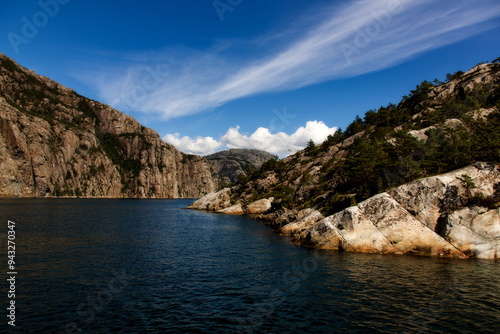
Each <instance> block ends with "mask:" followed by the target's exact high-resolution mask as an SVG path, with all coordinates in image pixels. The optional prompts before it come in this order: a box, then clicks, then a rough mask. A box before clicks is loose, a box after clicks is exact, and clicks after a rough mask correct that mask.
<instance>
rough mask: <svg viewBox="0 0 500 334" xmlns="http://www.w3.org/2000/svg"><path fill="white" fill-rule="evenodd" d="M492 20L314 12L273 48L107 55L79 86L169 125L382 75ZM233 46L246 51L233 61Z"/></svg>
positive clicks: (463, 0)
mask: <svg viewBox="0 0 500 334" xmlns="http://www.w3.org/2000/svg"><path fill="white" fill-rule="evenodd" d="M499 16H500V2H499V1H498V0H455V1H449V0H419V1H414V0H357V1H350V2H348V3H347V4H344V5H343V6H333V7H330V8H322V12H321V13H318V14H317V15H316V16H315V17H314V18H315V20H312V19H311V20H310V22H309V23H308V24H307V23H304V24H301V25H300V29H297V30H296V31H294V30H293V29H294V28H293V26H290V27H286V29H283V30H284V31H285V30H286V31H287V33H283V34H279V33H277V32H275V31H271V32H269V34H268V36H271V37H269V38H268V39H269V40H272V45H273V47H270V43H271V42H269V44H266V37H268V36H261V37H260V38H257V39H255V41H256V42H253V41H231V42H224V43H220V44H214V46H213V47H212V48H210V49H208V50H185V49H184V50H181V49H175V50H162V51H159V52H156V53H155V52H153V53H148V54H134V55H128V56H127V57H126V59H124V60H123V61H121V62H119V65H116V64H117V59H116V57H113V60H112V64H113V65H112V66H109V64H106V65H104V64H103V66H102V67H101V68H99V69H98V72H97V73H91V74H90V75H87V76H81V79H82V80H85V81H86V82H87V83H89V84H92V85H93V86H94V87H96V88H97V89H98V90H99V92H100V95H101V97H102V99H103V100H105V101H106V102H108V103H110V104H112V105H113V106H115V107H117V108H122V109H125V110H127V109H128V110H134V111H143V112H151V113H157V114H159V115H161V116H162V117H163V118H164V119H169V118H174V117H180V116H186V115H191V114H195V113H197V112H200V111H204V110H210V109H213V108H215V107H217V106H220V105H223V104H224V103H227V102H229V101H232V100H235V99H239V98H242V97H246V96H251V95H256V94H261V93H267V92H275V91H283V90H291V89H296V88H300V87H304V86H308V85H311V84H315V83H319V82H324V81H327V80H332V79H338V78H346V77H352V76H357V75H361V74H364V73H369V72H373V71H377V70H380V69H384V68H388V67H391V66H394V65H397V64H399V63H401V62H403V61H405V60H407V59H409V58H411V57H414V56H415V55H417V54H420V53H423V52H425V51H428V50H432V49H436V48H439V47H442V46H444V45H447V44H451V43H455V42H457V41H460V40H464V39H467V38H469V37H471V36H473V35H475V34H478V33H480V32H483V31H485V30H488V29H490V28H492V27H494V26H497V25H498V23H499V21H498V20H494V19H495V18H498V17H499ZM292 22H293V21H292ZM304 31H306V32H305V33H304ZM238 43H240V44H242V43H246V47H247V48H251V49H252V50H254V51H255V52H253V53H250V52H241V53H240V54H238V57H234V52H235V50H234V48H233V47H234V46H235V45H237V44H238ZM252 43H254V44H252ZM275 46H276V47H275ZM267 50H270V51H267ZM93 66H95V64H94V65H93Z"/></svg>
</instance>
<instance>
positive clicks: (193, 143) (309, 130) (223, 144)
mask: <svg viewBox="0 0 500 334" xmlns="http://www.w3.org/2000/svg"><path fill="white" fill-rule="evenodd" d="M336 130H337V128H336V127H333V128H330V127H328V126H327V125H326V124H325V123H323V122H321V121H310V122H307V123H306V126H305V127H300V128H298V129H297V130H296V131H295V132H294V133H293V134H291V135H288V134H286V133H284V132H278V133H274V134H273V133H271V132H270V131H269V129H266V128H263V127H261V128H258V129H257V130H256V131H255V132H254V133H252V134H251V135H247V134H242V133H240V127H239V126H236V127H235V128H230V129H229V130H228V131H227V132H226V134H225V135H223V136H221V137H220V139H219V140H218V141H217V140H215V139H213V138H212V137H196V138H190V137H188V136H184V137H182V138H181V137H180V134H178V133H176V134H173V135H172V134H167V135H166V136H164V137H163V140H164V141H166V142H168V143H170V144H172V145H174V146H175V147H177V148H178V149H179V150H180V151H182V152H185V153H191V154H199V155H207V154H211V153H214V152H216V151H219V150H221V149H223V148H228V149H231V148H250V149H256V150H262V151H267V152H269V153H272V154H276V155H278V156H279V157H285V156H287V155H290V154H293V153H295V152H297V151H299V150H301V149H303V148H305V147H306V146H307V143H308V142H309V140H312V141H313V142H315V143H316V144H320V143H322V142H323V141H324V140H325V139H326V138H327V137H328V135H333V134H334V133H335V131H336Z"/></svg>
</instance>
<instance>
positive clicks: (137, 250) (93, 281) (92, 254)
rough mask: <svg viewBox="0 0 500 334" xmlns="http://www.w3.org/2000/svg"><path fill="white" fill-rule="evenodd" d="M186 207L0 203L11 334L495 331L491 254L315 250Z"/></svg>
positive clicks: (496, 294)
mask: <svg viewBox="0 0 500 334" xmlns="http://www.w3.org/2000/svg"><path fill="white" fill-rule="evenodd" d="M191 202H192V200H102V199H100V200H94V199H92V200H76V199H58V200H54V199H52V200H46V199H29V200H19V199H3V200H0V218H1V219H2V226H3V228H2V231H1V236H2V237H1V239H0V240H2V261H3V262H4V265H3V268H4V275H5V273H6V272H7V269H6V267H7V254H6V249H7V247H6V244H7V242H6V240H7V238H6V231H7V228H6V226H7V220H12V221H15V223H16V247H17V248H16V251H17V253H16V265H17V271H18V275H17V279H16V327H15V330H14V331H12V332H15V333H66V332H68V333H71V332H74V333H237V332H241V333H250V332H254V333H346V332H347V333H446V332H455V333H472V332H474V333H498V332H499V331H500V327H499V323H500V311H499V310H500V279H499V277H500V263H498V262H495V261H478V260H453V259H444V258H427V257H412V256H382V255H366V254H349V253H336V252H315V251H311V250H307V249H303V248H300V247H297V246H295V245H293V244H292V243H291V242H290V241H289V240H288V239H287V238H283V237H280V236H277V235H275V234H274V233H273V231H272V230H270V229H269V228H268V227H266V226H264V225H263V224H262V223H260V222H258V221H254V220H250V219H248V218H247V217H239V216H226V215H219V214H211V213H206V212H198V211H191V210H184V209H182V208H184V207H186V206H187V205H189V204H190V203H191ZM4 282H5V280H4ZM2 286H3V288H2V291H1V294H2V295H4V296H5V297H6V294H7V289H8V287H7V284H6V283H4V284H3V285H2ZM5 297H3V298H2V300H4V302H3V303H2V305H3V307H2V309H3V310H4V311H3V312H4V313H5V314H4V315H2V317H3V318H4V321H3V322H2V327H3V328H2V331H3V330H5V329H8V326H7V324H6V321H5V319H6V311H5V309H6V307H7V301H5V299H4V298H5Z"/></svg>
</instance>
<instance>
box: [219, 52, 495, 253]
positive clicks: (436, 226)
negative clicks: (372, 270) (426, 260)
mask: <svg viewBox="0 0 500 334" xmlns="http://www.w3.org/2000/svg"><path fill="white" fill-rule="evenodd" d="M499 108H500V63H499V62H498V61H496V62H493V63H491V64H481V65H478V66H476V67H474V68H473V69H472V70H470V71H468V72H467V73H462V72H457V73H456V74H454V75H450V76H448V82H447V83H435V84H433V83H430V82H428V81H424V82H423V83H422V84H421V85H418V86H417V88H416V89H415V90H412V91H411V94H410V96H405V97H404V98H403V99H402V101H401V102H400V103H399V104H398V105H394V104H391V105H389V106H387V107H381V108H380V109H379V110H378V111H374V110H370V111H368V112H367V113H366V115H365V117H364V119H361V118H359V117H358V118H356V120H355V121H354V122H353V123H351V124H350V125H349V126H348V127H347V129H346V131H345V132H340V131H339V132H338V133H336V134H335V135H333V136H330V137H329V138H327V140H325V142H323V143H322V144H321V145H317V146H315V145H309V146H308V147H307V148H306V149H304V150H303V151H300V152H297V153H296V154H294V155H291V156H289V157H287V158H285V159H283V160H279V161H275V160H270V161H268V162H266V163H265V164H263V166H262V167H261V168H260V169H259V170H258V171H255V172H253V173H249V175H248V176H247V177H244V178H240V180H238V182H237V183H236V184H235V185H234V186H232V187H231V188H230V189H229V190H226V191H227V193H226V194H228V195H229V199H227V201H226V204H227V206H225V205H223V206H222V207H221V206H219V207H218V209H217V210H216V211H217V212H220V213H228V214H244V213H247V212H246V211H245V209H246V208H248V207H252V206H253V205H254V203H255V202H256V201H259V200H261V199H263V198H273V201H272V203H271V204H270V207H269V209H267V210H265V211H264V210H261V211H262V214H259V215H257V216H258V218H259V219H261V220H263V221H265V222H266V223H267V224H268V225H269V226H272V227H273V228H275V229H276V230H277V232H278V233H279V234H281V235H285V236H290V237H292V240H294V242H296V243H297V244H300V245H303V246H306V247H315V248H323V249H333V250H342V251H350V252H366V253H382V254H418V255H435V256H451V257H459V258H469V257H472V258H474V257H475V258H484V259H496V258H498V257H499V256H500V246H499V242H500V239H499V231H500V218H499V217H500V211H499V207H500V172H499V168H500V167H499V163H500V155H499V154H500V137H499V136H498V133H500V111H499ZM482 161H486V162H482ZM433 175H434V176H433ZM266 208H267V206H266Z"/></svg>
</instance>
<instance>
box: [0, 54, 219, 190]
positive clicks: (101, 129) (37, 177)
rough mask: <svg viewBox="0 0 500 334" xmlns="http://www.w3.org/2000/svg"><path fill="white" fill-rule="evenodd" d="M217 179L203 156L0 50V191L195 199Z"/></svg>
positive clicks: (215, 186) (214, 185)
mask: <svg viewBox="0 0 500 334" xmlns="http://www.w3.org/2000/svg"><path fill="white" fill-rule="evenodd" d="M217 186H218V176H217V173H216V172H215V171H214V170H213V168H212V167H211V166H210V164H209V163H208V162H207V161H206V159H204V158H201V157H198V156H191V155H185V154H183V153H181V152H179V151H178V150H177V149H176V148H175V147H173V146H172V145H169V144H167V143H164V142H163V141H162V140H161V139H160V137H159V135H158V134H157V133H156V132H155V131H153V130H151V129H148V128H145V127H143V126H142V125H141V124H139V123H138V122H137V121H135V120H134V119H133V118H132V117H130V116H128V115H125V114H123V113H121V112H119V111H117V110H115V109H113V108H111V107H109V106H107V105H104V104H101V103H99V102H96V101H92V100H90V99H87V98H85V97H83V96H80V95H78V94H77V93H75V92H74V91H73V90H71V89H68V88H66V87H63V86H61V85H59V84H58V83H56V82H54V81H51V80H50V79H48V78H45V77H41V76H38V75H37V74H36V73H34V72H33V71H30V70H27V69H24V68H22V67H21V66H19V65H17V64H16V63H14V62H13V61H12V60H11V59H10V58H8V57H6V56H4V55H2V54H0V196H16V197H40V196H47V197H51V196H79V197H138V198H155V197H156V198H179V197H192V198H196V197H201V196H203V195H205V194H207V193H210V192H213V191H214V190H215V189H216V188H217Z"/></svg>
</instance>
